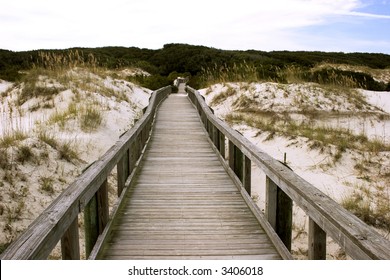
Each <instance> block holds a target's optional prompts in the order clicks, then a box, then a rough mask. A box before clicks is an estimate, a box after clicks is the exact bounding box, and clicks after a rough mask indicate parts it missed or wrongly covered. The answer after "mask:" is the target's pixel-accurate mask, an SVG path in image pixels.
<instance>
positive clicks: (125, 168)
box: [117, 150, 130, 197]
mask: <svg viewBox="0 0 390 280" xmlns="http://www.w3.org/2000/svg"><path fill="white" fill-rule="evenodd" d="M129 162H130V161H129V150H127V151H126V153H125V154H124V155H123V156H122V158H121V159H120V160H119V162H118V164H117V176H118V179H117V181H118V182H117V183H118V197H119V196H121V194H122V191H123V189H124V188H125V183H126V180H127V178H128V177H129V175H130V174H129V170H130V168H129Z"/></svg>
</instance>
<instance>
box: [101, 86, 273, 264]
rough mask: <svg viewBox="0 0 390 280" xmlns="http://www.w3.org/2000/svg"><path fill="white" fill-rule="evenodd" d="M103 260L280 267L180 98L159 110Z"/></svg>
mask: <svg viewBox="0 0 390 280" xmlns="http://www.w3.org/2000/svg"><path fill="white" fill-rule="evenodd" d="M126 199H127V202H126V206H125V207H123V208H122V210H121V212H120V214H121V215H119V217H118V218H117V219H116V220H115V222H114V224H113V228H112V232H111V236H110V238H109V241H108V243H107V245H106V247H105V248H104V249H103V254H102V258H103V259H280V258H281V257H280V255H279V253H278V252H277V251H276V249H275V247H274V245H273V244H272V242H271V241H270V239H269V237H268V236H267V235H266V233H265V232H264V230H263V229H262V228H261V226H260V225H259V223H258V221H257V220H256V218H255V216H254V215H253V214H252V212H251V210H250V209H249V208H248V206H247V205H246V203H245V201H244V200H243V198H242V197H241V195H240V192H239V191H238V189H237V187H236V186H235V185H234V183H233V181H232V180H231V179H230V177H229V176H228V175H227V173H226V171H225V169H224V168H223V166H222V164H221V162H220V161H219V159H218V157H217V155H216V154H215V152H214V151H213V149H212V147H211V144H210V142H209V141H208V138H207V135H206V132H205V130H204V129H203V127H202V125H201V123H200V120H199V117H198V115H197V112H196V110H195V109H194V107H193V106H192V105H191V103H190V101H189V99H188V98H187V96H186V95H185V94H172V95H170V96H169V97H168V98H167V99H166V100H165V101H164V102H163V104H162V105H161V107H160V108H159V110H158V113H157V119H156V123H155V127H154V130H153V134H152V137H151V140H150V143H149V145H148V148H147V149H146V151H145V156H144V158H143V160H142V162H141V164H140V169H139V173H138V175H137V177H136V178H135V180H134V183H133V185H132V186H131V189H130V191H129V192H128V194H127V198H126Z"/></svg>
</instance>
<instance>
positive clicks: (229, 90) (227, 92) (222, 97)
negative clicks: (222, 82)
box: [210, 86, 237, 106]
mask: <svg viewBox="0 0 390 280" xmlns="http://www.w3.org/2000/svg"><path fill="white" fill-rule="evenodd" d="M235 94H237V91H236V90H235V89H234V88H232V87H230V86H228V88H227V89H226V90H224V91H222V92H221V93H219V94H217V95H215V96H214V97H213V98H212V99H211V101H210V106H217V105H218V104H220V103H222V102H223V101H225V100H226V98H228V97H230V96H233V95H235Z"/></svg>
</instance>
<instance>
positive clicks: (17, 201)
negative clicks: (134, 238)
mask: <svg viewBox="0 0 390 280" xmlns="http://www.w3.org/2000/svg"><path fill="white" fill-rule="evenodd" d="M122 72H124V73H125V74H126V75H128V74H129V73H133V72H134V73H138V72H137V71H133V70H131V69H128V70H123V71H122ZM69 73H70V74H69ZM69 73H68V75H71V78H70V81H68V82H67V83H65V84H64V83H61V82H59V81H56V80H54V81H53V79H49V78H47V77H41V80H40V83H42V84H44V85H45V87H53V86H56V87H59V88H61V91H60V92H59V93H58V94H55V95H53V96H51V97H50V100H49V101H47V100H46V99H45V98H44V97H36V98H31V99H29V100H27V101H26V102H24V103H23V104H22V105H20V106H19V105H17V102H16V101H17V99H18V96H20V94H21V90H22V88H23V84H22V85H16V84H15V85H14V84H12V83H8V82H5V81H0V143H1V141H3V139H5V138H6V137H7V136H10V135H13V134H15V132H22V133H23V134H24V135H25V138H24V139H22V140H17V141H15V142H14V143H13V144H12V145H11V146H9V147H2V145H1V144H0V153H1V154H0V157H3V159H0V163H1V162H4V161H5V160H6V161H7V162H6V165H5V164H3V165H5V166H1V165H0V228H1V231H0V232H1V233H0V244H5V243H9V242H11V241H12V240H14V239H15V238H16V237H17V236H18V235H19V234H20V233H21V232H22V231H23V230H24V229H25V228H26V227H27V226H28V225H29V224H30V223H31V222H32V221H33V220H34V219H35V218H36V217H37V216H38V215H39V214H40V213H41V212H42V211H43V210H44V209H45V208H46V207H47V206H48V205H49V204H50V202H51V201H52V200H53V199H54V198H55V197H57V196H58V194H60V193H61V192H62V191H63V190H64V189H65V188H66V187H67V186H68V185H69V184H70V183H71V182H72V181H73V180H74V179H75V178H76V177H77V176H78V175H79V174H80V173H81V172H82V170H83V169H84V168H85V167H86V166H87V165H88V164H90V163H92V162H93V161H95V160H96V159H98V158H99V157H100V156H101V155H102V154H104V152H105V151H106V150H107V149H108V148H110V147H111V146H112V145H113V144H115V142H116V141H117V140H118V138H119V136H120V135H121V134H122V133H123V132H125V131H127V130H128V129H129V128H131V127H132V125H133V123H134V119H135V118H138V117H139V116H140V115H141V114H142V109H143V108H144V107H145V106H147V104H148V100H149V96H150V93H151V91H150V90H148V89H144V88H141V87H139V86H136V85H134V84H132V83H129V82H127V81H125V80H120V79H113V78H111V77H110V76H104V75H96V74H93V73H90V72H88V70H84V69H75V70H71V71H69ZM117 76H118V75H117ZM82 79H87V80H88V84H83V85H82V87H78V83H79V81H78V80H82ZM72 83H74V84H75V85H72ZM44 104H48V106H45V105H44ZM70 104H73V105H72V106H74V107H75V108H76V113H75V114H74V115H69V116H68V117H67V118H66V120H65V122H64V123H63V124H60V123H58V122H54V121H53V116H54V115H55V114H57V115H58V114H61V113H63V112H67V110H69V109H68V108H70V107H69V106H70ZM87 106H88V107H90V108H93V109H94V110H97V111H98V112H100V114H101V117H102V121H101V123H100V124H99V125H98V127H96V128H94V129H91V130H85V129H82V128H81V124H80V121H79V118H80V114H81V113H80V112H81V111H82V110H84V109H83V108H85V107H87ZM42 132H43V133H44V134H46V135H47V136H48V137H49V138H51V137H52V138H54V139H55V141H56V142H57V143H59V145H60V144H67V145H68V146H69V147H70V148H72V149H73V150H74V151H75V152H76V153H77V157H78V158H70V159H66V158H63V157H62V156H61V153H60V152H59V149H58V148H56V147H53V145H49V144H48V143H46V142H45V141H42V140H41V139H40V135H41V134H42ZM24 146H26V147H29V150H30V152H31V155H30V156H28V157H27V159H26V160H24V161H23V162H21V161H20V160H18V158H19V157H20V156H19V154H20V150H21V148H20V147H24ZM5 158H6V159H5ZM114 172H115V171H114ZM109 182H110V183H111V185H114V184H115V182H114V181H113V180H112V178H110V179H109ZM110 193H111V194H112V195H111V199H114V198H115V195H116V191H115V189H114V187H112V188H111V189H110ZM82 224H83V221H82V220H80V226H82ZM80 232H81V233H82V231H80ZM82 249H83V248H82ZM58 254H59V251H58V250H57V251H56V252H54V256H58Z"/></svg>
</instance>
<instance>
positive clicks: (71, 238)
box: [61, 217, 80, 260]
mask: <svg viewBox="0 0 390 280" xmlns="http://www.w3.org/2000/svg"><path fill="white" fill-rule="evenodd" d="M61 253H62V259H63V260H79V259H80V240H79V221H78V217H76V219H74V221H73V222H72V224H71V225H70V226H69V228H68V230H67V231H66V232H65V234H64V235H63V236H62V238H61Z"/></svg>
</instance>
